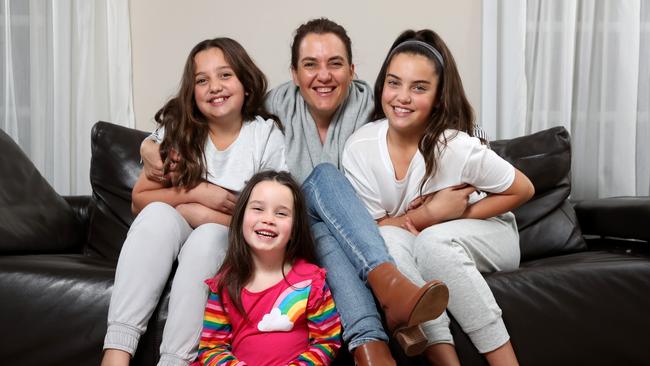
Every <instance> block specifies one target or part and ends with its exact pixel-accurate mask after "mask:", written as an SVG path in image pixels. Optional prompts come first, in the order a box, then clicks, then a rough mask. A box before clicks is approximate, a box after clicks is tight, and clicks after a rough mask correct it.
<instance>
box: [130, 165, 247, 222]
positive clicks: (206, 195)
mask: <svg viewBox="0 0 650 366" xmlns="http://www.w3.org/2000/svg"><path fill="white" fill-rule="evenodd" d="M236 200H237V198H236V197H235V195H233V194H232V193H230V192H229V191H227V190H226V189H223V188H221V187H219V186H217V185H215V184H211V183H208V182H202V183H200V184H199V185H198V186H196V187H194V188H192V189H190V190H186V189H184V188H179V187H167V186H165V185H164V184H163V183H162V182H157V181H153V180H150V179H148V178H147V177H146V175H145V173H144V172H142V173H140V176H139V177H138V181H137V182H136V183H135V186H134V187H133V191H132V193H131V211H133V214H134V215H137V214H138V213H140V211H141V210H142V209H143V208H144V207H145V206H146V205H148V204H149V203H151V202H165V203H167V204H169V205H170V206H173V207H176V206H178V205H180V204H182V203H200V204H202V205H203V206H205V207H207V208H210V209H212V210H216V211H221V212H223V213H225V214H230V213H232V209H233V208H234V207H235V202H236Z"/></svg>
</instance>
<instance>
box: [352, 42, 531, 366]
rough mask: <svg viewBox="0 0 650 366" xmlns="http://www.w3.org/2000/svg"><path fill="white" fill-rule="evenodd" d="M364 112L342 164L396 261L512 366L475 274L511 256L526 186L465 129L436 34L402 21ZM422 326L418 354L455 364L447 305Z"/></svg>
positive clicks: (495, 360) (466, 115)
mask: <svg viewBox="0 0 650 366" xmlns="http://www.w3.org/2000/svg"><path fill="white" fill-rule="evenodd" d="M374 119H376V121H375V122H371V123H369V124H367V125H365V126H364V127H362V128H361V129H359V130H358V131H357V132H355V134H353V135H352V136H351V137H350V139H349V140H348V141H347V143H346V146H345V149H344V152H343V158H342V164H343V169H344V171H345V174H346V176H347V177H348V179H349V180H350V182H351V183H352V185H353V186H354V188H355V189H356V191H357V194H358V195H359V197H360V198H361V200H362V201H363V202H364V203H365V205H366V208H367V209H368V211H369V212H370V214H371V216H372V217H373V218H374V219H375V220H376V221H377V223H378V225H379V226H380V232H381V234H382V236H383V238H384V240H385V242H386V245H387V246H388V248H389V252H390V254H391V255H392V256H393V258H394V259H395V261H396V262H397V265H398V268H399V269H400V271H401V272H402V273H404V274H405V275H407V276H408V277H409V278H410V279H411V280H412V281H413V282H414V283H416V284H424V283H426V281H430V280H432V279H440V280H442V281H444V282H445V283H446V284H447V286H448V288H449V296H450V297H449V305H448V307H447V310H448V311H449V312H451V313H452V314H453V315H454V317H455V318H456V319H457V320H458V322H459V324H460V325H461V327H462V328H463V330H464V331H465V333H467V335H468V336H469V338H470V339H471V340H472V342H473V343H474V345H475V346H476V348H477V349H478V350H479V352H481V353H483V354H485V356H486V359H487V361H488V363H490V364H491V365H497V364H498V365H516V364H517V358H516V356H515V354H514V351H513V348H512V346H511V344H510V341H509V335H508V332H507V330H506V328H505V325H504V322H503V320H502V318H501V309H500V308H499V306H498V305H497V303H496V302H495V300H494V296H493V295H492V293H491V291H490V288H489V287H488V285H487V283H486V282H485V280H484V279H483V276H482V275H481V272H494V271H500V270H513V269H515V268H517V267H518V266H519V237H518V232H517V226H516V223H515V219H514V215H513V214H512V213H511V212H509V211H510V210H512V209H513V208H515V207H517V206H519V205H521V204H522V203H524V202H525V201H527V200H528V199H530V197H532V195H533V193H534V189H533V186H532V184H531V183H530V181H529V180H528V178H526V176H524V175H523V174H522V173H521V172H519V171H518V170H517V169H515V168H514V167H513V166H512V165H510V164H509V163H508V162H506V161H505V160H503V159H502V158H500V157H499V156H498V155H496V154H495V153H494V152H493V151H491V150H490V149H489V148H488V147H487V146H485V145H484V144H482V142H481V140H480V139H479V138H477V137H475V136H474V113H473V111H472V107H471V106H470V104H469V102H468V101H467V98H466V97H465V92H464V90H463V86H462V83H461V79H460V75H459V74H458V70H457V68H456V63H455V61H454V59H453V57H452V55H451V53H450V51H449V49H448V48H447V46H446V45H445V43H444V42H443V41H442V39H441V38H440V37H439V36H438V35H437V34H436V33H435V32H433V31H431V30H421V31H417V32H416V31H412V30H409V31H406V32H404V33H402V34H401V35H400V36H399V37H398V38H397V40H396V41H395V43H393V46H392V47H391V51H390V52H389V53H388V56H387V57H386V60H385V61H384V63H383V66H382V68H381V71H380V73H379V76H378V77H377V81H376V83H375V111H374ZM421 328H422V330H423V332H424V334H425V335H426V338H427V343H426V350H425V355H426V357H427V359H428V360H429V362H431V363H432V364H436V365H437V364H444V365H458V364H459V360H458V356H457V355H456V352H455V349H454V347H453V345H454V343H453V338H452V336H451V332H450V330H449V317H448V316H447V314H446V313H444V314H443V315H442V316H440V317H439V318H437V319H435V320H433V321H429V322H426V323H423V324H422V325H421ZM420 351H421V350H420V349H417V348H413V349H409V348H407V349H406V353H407V354H409V355H410V354H416V353H418V352H420Z"/></svg>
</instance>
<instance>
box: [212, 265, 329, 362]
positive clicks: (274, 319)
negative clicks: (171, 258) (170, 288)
mask: <svg viewBox="0 0 650 366" xmlns="http://www.w3.org/2000/svg"><path fill="white" fill-rule="evenodd" d="M206 283H208V285H209V286H210V295H209V297H208V303H207V305H206V309H205V317H204V320H203V331H202V332H201V342H200V345H199V361H200V363H201V364H202V365H256V366H257V365H259V366H265V365H268V366H276V365H296V366H298V365H300V366H302V365H329V364H330V363H331V362H332V360H333V359H334V357H335V356H336V353H337V351H338V349H339V348H340V347H341V321H340V319H339V315H338V313H337V311H336V306H335V305H334V300H333V299H332V294H331V292H330V290H329V288H328V287H327V284H326V282H325V270H323V269H321V268H319V267H317V266H315V265H313V264H309V263H307V262H305V261H303V260H298V261H296V263H295V264H294V266H293V267H292V268H291V271H289V273H287V275H286V280H282V281H280V282H279V283H277V284H275V285H273V286H271V287H269V288H267V289H266V290H264V291H260V292H255V293H253V292H250V291H247V290H245V289H244V290H242V294H241V297H242V305H243V307H244V310H245V311H246V315H247V317H248V319H249V320H248V321H247V320H246V318H244V317H243V316H242V315H241V314H239V312H238V311H237V310H236V309H235V307H234V305H232V302H231V301H230V298H229V296H228V294H227V293H226V292H225V291H224V292H223V293H222V294H217V293H216V289H217V284H218V279H216V280H208V281H206Z"/></svg>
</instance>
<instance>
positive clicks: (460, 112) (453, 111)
mask: <svg viewBox="0 0 650 366" xmlns="http://www.w3.org/2000/svg"><path fill="white" fill-rule="evenodd" d="M408 40H418V41H422V42H425V43H428V44H429V45H431V46H433V47H434V48H435V49H436V50H438V51H439V52H440V54H441V56H442V59H443V63H444V66H443V65H441V64H440V62H439V61H438V60H437V59H436V58H435V57H434V56H433V55H432V54H431V52H430V51H428V50H427V49H426V48H425V47H424V46H422V45H417V44H409V45H404V46H401V47H399V49H397V50H396V51H395V52H393V50H394V49H395V48H396V47H397V46H398V45H400V44H401V43H403V42H405V41H408ZM401 53H409V54H416V55H422V56H424V57H426V58H428V59H429V60H430V61H431V62H432V63H433V65H435V72H436V74H437V76H438V86H437V90H436V100H435V101H434V107H433V108H432V110H431V114H430V115H429V122H428V124H427V126H426V129H425V132H424V135H423V136H422V138H421V139H420V142H419V145H418V149H419V150H420V152H421V153H422V156H423V157H424V161H425V164H426V169H425V174H424V177H423V179H422V182H421V184H420V192H422V189H423V188H424V183H425V182H426V180H427V179H428V178H429V177H431V176H433V175H434V174H435V173H436V170H437V167H438V164H437V161H438V157H439V156H440V154H442V151H443V150H444V149H445V147H446V146H447V139H446V138H445V136H444V135H443V132H444V131H445V130H446V129H454V130H458V131H463V132H465V133H467V134H469V135H470V136H474V126H475V122H474V110H473V109H472V106H471V105H470V104H469V101H468V100H467V97H466V95H465V90H464V89H463V83H462V81H461V78H460V74H459V73H458V68H457V67H456V61H454V57H453V56H452V54H451V51H449V48H448V47H447V45H446V44H445V42H444V41H443V40H442V38H440V36H439V35H438V34H437V33H436V32H434V31H432V30H430V29H423V30H419V31H415V30H407V31H404V32H402V34H400V35H399V37H397V39H396V40H395V42H393V45H392V46H391V47H390V50H389V51H388V55H387V56H386V59H385V60H384V63H383V65H382V66H381V70H380V71H379V75H378V76H377V80H376V82H375V111H374V113H373V120H378V119H382V118H386V114H385V113H384V110H383V109H382V104H381V96H382V93H383V91H384V83H385V81H386V72H387V69H388V66H389V65H390V62H391V61H392V59H393V57H395V55H398V54H401ZM441 137H442V143H441V144H439V143H438V142H439V141H440V140H441Z"/></svg>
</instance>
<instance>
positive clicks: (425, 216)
mask: <svg viewBox="0 0 650 366" xmlns="http://www.w3.org/2000/svg"><path fill="white" fill-rule="evenodd" d="M474 190H475V189H474V187H472V186H465V187H462V186H457V187H450V188H446V189H443V190H440V191H438V192H436V193H435V194H434V195H432V196H430V197H428V198H427V199H426V200H425V202H424V203H423V204H422V205H420V206H419V207H418V208H416V209H414V210H409V211H408V212H406V214H404V215H401V216H396V217H385V218H382V219H379V220H377V223H378V224H379V226H382V225H392V226H398V227H403V228H406V227H407V225H406V222H407V221H408V222H409V225H412V226H413V227H414V228H415V229H416V230H417V231H422V230H424V229H426V228H427V227H429V226H431V225H435V224H438V223H441V222H444V221H449V220H454V219H459V218H464V219H488V218H490V217H494V216H497V215H501V214H503V213H506V212H508V211H511V210H513V209H515V208H517V207H519V206H521V205H522V204H523V203H524V202H526V201H528V200H529V199H530V198H531V197H533V195H534V194H535V188H534V187H533V184H532V183H531V182H530V180H529V179H528V177H526V176H525V175H524V174H523V173H522V172H520V171H519V170H518V169H516V168H515V177H514V180H513V182H512V184H511V185H510V187H508V189H506V190H505V191H503V192H499V193H490V194H489V195H488V196H487V197H485V198H483V199H482V200H480V201H478V202H476V203H475V204H473V205H469V206H468V205H467V200H468V198H469V195H470V194H471V193H472V192H473V191H474Z"/></svg>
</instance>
